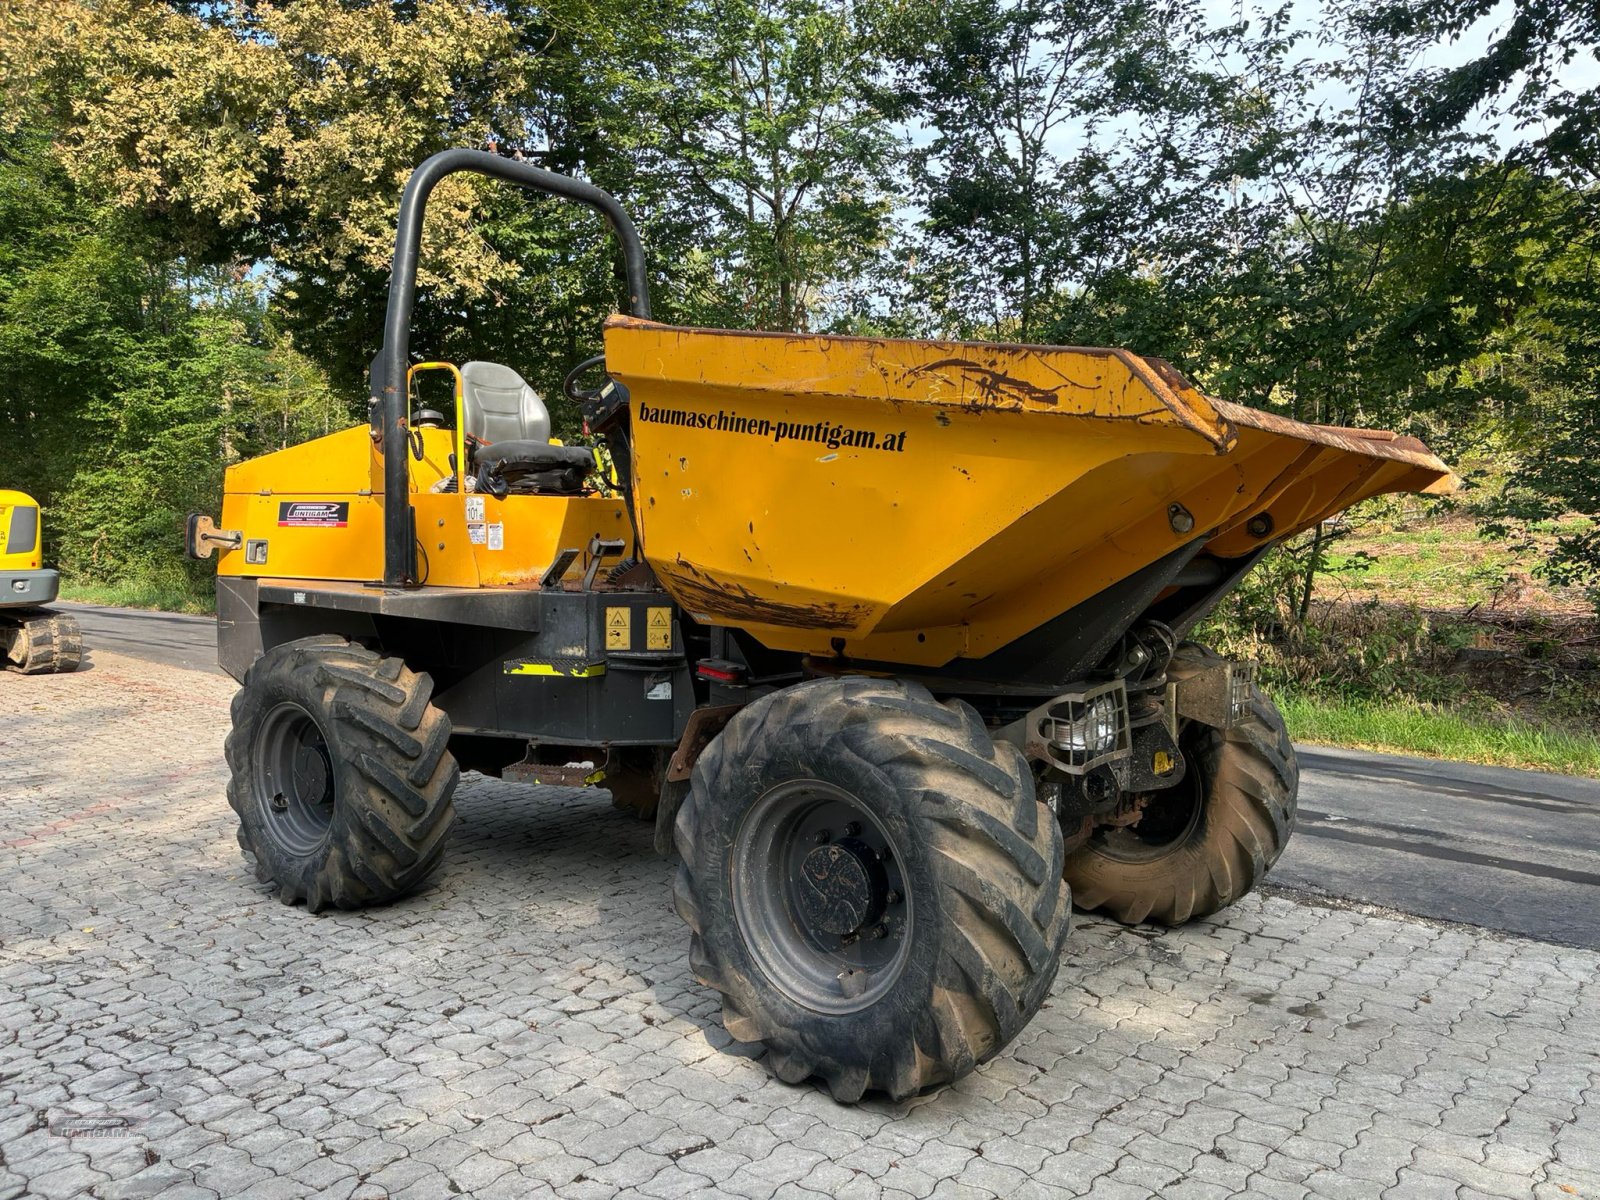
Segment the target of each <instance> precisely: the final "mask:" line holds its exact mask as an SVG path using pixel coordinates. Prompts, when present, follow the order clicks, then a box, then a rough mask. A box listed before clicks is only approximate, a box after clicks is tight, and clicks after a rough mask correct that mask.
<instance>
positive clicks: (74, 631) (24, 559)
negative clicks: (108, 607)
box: [0, 489, 83, 675]
mask: <svg viewBox="0 0 1600 1200" xmlns="http://www.w3.org/2000/svg"><path fill="white" fill-rule="evenodd" d="M40 541H41V530H40V527H39V505H38V503H37V502H35V500H34V499H33V497H32V496H29V495H27V494H26V493H24V492H13V491H6V490H4V489H0V665H4V667H5V669H6V670H8V671H20V672H21V673H22V674H24V675H48V674H51V673H53V672H57V671H76V670H77V669H78V664H79V662H80V661H81V660H82V658H83V635H82V634H81V633H80V632H79V630H78V622H77V621H76V620H74V619H73V618H72V617H70V616H68V615H67V614H66V613H62V612H55V611H54V610H52V609H49V608H46V607H45V606H46V605H48V604H49V603H50V602H51V601H53V600H54V599H55V598H56V596H57V594H58V593H59V592H60V590H61V576H60V575H59V574H57V573H56V572H55V571H52V570H49V569H47V568H45V567H43V566H41V565H40V564H41V562H42V553H43V552H42V550H41V548H40Z"/></svg>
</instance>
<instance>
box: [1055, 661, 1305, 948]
mask: <svg viewBox="0 0 1600 1200" xmlns="http://www.w3.org/2000/svg"><path fill="white" fill-rule="evenodd" d="M1219 659H1220V656H1219V655H1217V654H1216V653H1215V652H1213V651H1211V650H1208V649H1206V648H1205V647H1203V646H1196V645H1193V644H1188V645H1184V646H1180V647H1179V648H1178V653H1177V654H1176V655H1175V656H1174V657H1173V665H1172V672H1173V673H1174V674H1181V673H1182V672H1183V671H1185V670H1194V669H1197V668H1200V667H1204V666H1210V665H1213V664H1215V663H1216V662H1218V661H1219ZM1179 742H1180V745H1181V746H1182V749H1183V753H1184V757H1185V759H1186V760H1187V766H1188V771H1187V772H1186V775H1185V779H1184V781H1183V782H1182V783H1179V784H1177V785H1176V786H1174V787H1172V788H1169V789H1165V790H1162V791H1157V792H1153V793H1151V794H1150V800H1149V805H1148V807H1147V808H1146V809H1145V814H1144V816H1143V818H1142V819H1141V820H1140V821H1139V823H1138V824H1137V825H1133V826H1130V827H1126V828H1121V829H1118V828H1102V829H1098V830H1096V831H1095V832H1094V834H1093V835H1092V836H1091V837H1090V839H1089V841H1088V842H1087V843H1086V844H1085V845H1084V846H1083V847H1082V848H1081V849H1078V850H1075V851H1073V852H1072V853H1071V854H1069V855H1067V862H1066V878H1067V882H1068V883H1069V884H1070V885H1071V887H1072V891H1073V895H1074V897H1075V898H1076V900H1077V903H1078V906H1079V907H1080V908H1083V909H1086V910H1089V911H1094V912H1101V913H1104V914H1106V915H1107V916H1109V917H1111V918H1113V919H1114V920H1117V921H1121V922H1122V923H1124V924H1127V925H1137V924H1140V923H1143V922H1150V923H1152V924H1156V925H1182V924H1183V923H1184V922H1186V921H1192V920H1195V919H1197V918H1199V917H1207V916H1210V915H1211V914H1212V913H1215V912H1218V911H1220V910H1221V909H1224V908H1226V907H1228V905H1230V904H1233V903H1234V902H1235V901H1237V900H1240V899H1242V898H1243V897H1245V896H1247V895H1248V894H1249V893H1250V892H1252V891H1254V890H1255V888H1256V885H1257V884H1259V883H1260V882H1261V880H1262V878H1263V877H1264V876H1265V875H1266V873H1267V872H1268V871H1269V870H1270V869H1271V867H1272V864H1273V863H1275V862H1277V861H1278V857H1279V856H1280V855H1281V854H1282V853H1283V850H1284V847H1285V846H1286V845H1288V842H1289V836H1290V834H1291V833H1292V832H1293V831H1294V816H1295V804H1296V796H1297V794H1298V791H1299V786H1300V768H1299V765H1298V764H1297V763H1296V761H1295V755H1294V746H1293V745H1292V744H1291V743H1290V741H1289V732H1288V730H1287V729H1286V728H1285V727H1284V723H1283V717H1282V715H1281V714H1280V713H1279V712H1278V709H1277V707H1276V706H1275V705H1274V704H1273V703H1272V702H1271V701H1270V700H1268V699H1267V698H1266V697H1265V696H1264V695H1262V693H1261V692H1260V691H1259V690H1258V689H1256V688H1254V687H1252V689H1251V694H1250V707H1249V712H1248V714H1247V715H1246V716H1245V717H1243V718H1242V719H1240V720H1238V721H1236V722H1235V723H1234V724H1233V725H1232V726H1231V727H1230V728H1229V729H1227V730H1226V731H1224V730H1220V729H1215V728H1212V727H1211V726H1208V725H1200V724H1198V723H1194V722H1191V723H1190V724H1189V725H1188V726H1187V727H1186V728H1185V729H1184V730H1183V731H1182V732H1181V734H1180V738H1179Z"/></svg>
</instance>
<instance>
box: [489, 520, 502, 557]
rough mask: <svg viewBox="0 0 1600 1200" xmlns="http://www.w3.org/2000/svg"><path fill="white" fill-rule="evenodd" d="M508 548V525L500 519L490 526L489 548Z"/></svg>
mask: <svg viewBox="0 0 1600 1200" xmlns="http://www.w3.org/2000/svg"><path fill="white" fill-rule="evenodd" d="M505 548H506V527H505V526H504V525H502V524H501V523H500V522H499V521H495V522H493V523H491V524H490V526H489V549H491V550H504V549H505Z"/></svg>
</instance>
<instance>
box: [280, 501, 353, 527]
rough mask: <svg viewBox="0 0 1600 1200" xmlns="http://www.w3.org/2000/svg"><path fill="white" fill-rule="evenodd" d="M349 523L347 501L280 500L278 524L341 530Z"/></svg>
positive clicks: (348, 504)
mask: <svg viewBox="0 0 1600 1200" xmlns="http://www.w3.org/2000/svg"><path fill="white" fill-rule="evenodd" d="M349 523H350V502H349V501H348V500H282V501H279V503H278V524H279V525H290V526H301V527H308V528H314V529H343V528H344V527H345V526H346V525H348V524H349Z"/></svg>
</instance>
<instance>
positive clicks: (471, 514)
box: [467, 496, 483, 521]
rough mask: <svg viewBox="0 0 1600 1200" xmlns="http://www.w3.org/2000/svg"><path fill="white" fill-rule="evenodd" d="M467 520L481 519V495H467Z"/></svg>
mask: <svg viewBox="0 0 1600 1200" xmlns="http://www.w3.org/2000/svg"><path fill="white" fill-rule="evenodd" d="M467 520H469V521H481V520H483V497H482V496H468V497H467Z"/></svg>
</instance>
